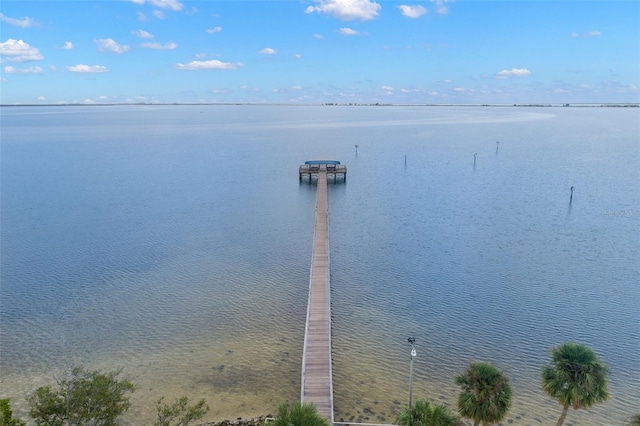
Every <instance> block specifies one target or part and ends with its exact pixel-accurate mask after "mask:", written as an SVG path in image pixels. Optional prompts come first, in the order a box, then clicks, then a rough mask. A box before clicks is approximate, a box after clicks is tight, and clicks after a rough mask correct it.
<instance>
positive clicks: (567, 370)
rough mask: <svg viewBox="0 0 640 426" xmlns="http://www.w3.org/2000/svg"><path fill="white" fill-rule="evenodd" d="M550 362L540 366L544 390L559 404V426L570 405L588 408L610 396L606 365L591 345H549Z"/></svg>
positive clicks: (576, 407) (577, 407)
mask: <svg viewBox="0 0 640 426" xmlns="http://www.w3.org/2000/svg"><path fill="white" fill-rule="evenodd" d="M551 357H552V358H553V363H552V365H551V366H545V367H543V368H542V386H543V388H544V390H545V391H546V392H547V393H548V394H549V395H550V396H551V397H552V398H555V399H557V400H558V402H559V403H560V404H562V407H563V408H562V414H561V415H560V418H559V419H558V423H557V426H561V425H562V423H563V422H564V419H565V417H566V416H567V411H568V410H569V407H570V406H571V407H573V408H574V410H577V409H579V408H589V407H591V406H592V405H594V404H596V403H598V402H602V401H605V400H606V399H607V398H609V393H608V392H607V382H608V380H607V374H608V373H609V369H608V368H607V366H606V365H604V363H602V362H601V361H600V359H598V356H597V355H596V354H595V352H593V351H592V350H591V349H590V348H588V347H587V346H585V345H582V344H580V343H563V344H562V345H560V346H557V347H555V348H553V349H551Z"/></svg>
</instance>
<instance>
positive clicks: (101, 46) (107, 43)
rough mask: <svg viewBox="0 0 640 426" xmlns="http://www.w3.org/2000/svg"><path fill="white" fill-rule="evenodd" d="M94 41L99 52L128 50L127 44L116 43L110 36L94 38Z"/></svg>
mask: <svg viewBox="0 0 640 426" xmlns="http://www.w3.org/2000/svg"><path fill="white" fill-rule="evenodd" d="M94 42H95V43H96V44H97V45H98V50H100V51H101V52H113V53H118V54H121V53H124V52H127V51H129V46H127V45H123V44H118V43H116V41H115V40H114V39H112V38H102V39H98V40H94Z"/></svg>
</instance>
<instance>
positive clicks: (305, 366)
mask: <svg viewBox="0 0 640 426" xmlns="http://www.w3.org/2000/svg"><path fill="white" fill-rule="evenodd" d="M316 191H317V193H316V221H315V231H314V234H313V254H312V257H311V273H310V278H309V302H308V305H307V325H306V329H305V335H304V351H303V355H302V387H301V398H300V399H301V401H302V402H307V403H313V404H315V406H316V407H317V408H318V412H319V413H320V414H321V415H322V416H324V417H326V418H327V419H328V420H329V421H330V422H331V423H333V380H332V373H331V299H330V271H329V210H328V202H327V170H326V167H324V166H321V167H320V170H319V172H318V182H317V190H316Z"/></svg>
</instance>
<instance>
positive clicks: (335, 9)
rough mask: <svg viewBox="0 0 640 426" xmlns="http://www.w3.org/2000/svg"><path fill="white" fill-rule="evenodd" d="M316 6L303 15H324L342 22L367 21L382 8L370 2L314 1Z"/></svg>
mask: <svg viewBox="0 0 640 426" xmlns="http://www.w3.org/2000/svg"><path fill="white" fill-rule="evenodd" d="M314 1H315V3H317V6H309V7H307V8H306V9H305V13H313V12H317V13H325V14H327V15H330V16H333V17H334V18H338V19H341V20H343V21H353V20H362V21H368V20H371V19H374V18H376V17H377V16H378V11H379V10H380V9H381V8H382V6H380V5H379V4H378V3H376V2H375V1H371V0H314Z"/></svg>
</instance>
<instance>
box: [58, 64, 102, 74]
mask: <svg viewBox="0 0 640 426" xmlns="http://www.w3.org/2000/svg"><path fill="white" fill-rule="evenodd" d="M67 70H68V71H71V72H77V73H101V72H109V70H108V69H107V67H103V66H102V65H92V66H89V65H84V64H78V65H74V66H68V67H67Z"/></svg>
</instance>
